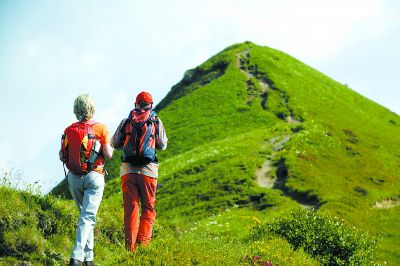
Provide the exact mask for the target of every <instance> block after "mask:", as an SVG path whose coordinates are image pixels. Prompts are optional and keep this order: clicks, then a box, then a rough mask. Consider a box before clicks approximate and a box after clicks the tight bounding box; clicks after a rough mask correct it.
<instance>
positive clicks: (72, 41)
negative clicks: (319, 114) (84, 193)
mask: <svg viewBox="0 0 400 266" xmlns="http://www.w3.org/2000/svg"><path fill="white" fill-rule="evenodd" d="M399 14H400V4H399V2H398V1H395V0H392V1H385V0H381V1H377V0H376V1H374V0H364V1H359V0H353V1H351V0H347V1H343V0H336V1H330V0H328V1H317V0H304V1H294V0H284V1H278V0H276V1H268V0H263V1H261V0H236V1H231V0H229V1H228V0H220V1H215V0H213V1H211V0H203V1H190V0H186V1H184V0H179V1H178V0H170V1H161V0H160V1H144V0H143V1H134V0H132V1H77V0H76V1H75V0H71V1H50V0H48V1H45V0H38V1H28V0H26V1H22V0H20V1H14V0H0V89H1V107H0V108H1V112H0V119H1V121H2V127H1V131H0V151H1V155H0V167H1V169H2V171H3V172H9V171H10V169H11V171H12V172H13V173H14V175H15V173H19V174H20V175H21V176H22V180H21V181H19V182H20V183H26V182H29V183H33V182H35V181H39V184H40V186H41V187H42V190H43V191H44V192H47V191H48V190H49V189H50V188H51V187H53V186H54V185H56V184H57V183H58V182H59V181H61V180H62V178H63V175H64V173H63V170H62V166H61V163H60V162H59V161H58V158H57V153H58V149H59V144H60V143H59V142H60V136H61V133H62V131H63V130H64V128H65V127H66V126H67V125H68V124H70V123H72V122H73V121H74V120H75V117H74V115H73V113H72V105H73V100H74V99H75V97H76V96H77V95H78V94H80V93H90V94H91V95H92V97H93V98H94V99H95V101H96V103H97V112H96V114H95V117H94V118H95V119H97V120H99V121H102V122H105V123H106V124H108V126H109V128H110V131H111V132H114V130H115V128H116V126H117V124H118V123H119V121H120V120H121V119H122V118H123V117H125V116H126V115H127V113H128V112H129V110H130V108H132V105H133V100H134V98H135V95H136V94H137V93H138V92H139V91H141V90H149V91H150V92H152V94H153V95H154V98H155V100H156V102H158V101H160V100H161V99H162V98H163V97H164V96H165V95H166V94H167V93H168V91H169V90H170V88H171V87H172V86H173V85H174V84H175V83H177V82H178V81H179V80H180V79H181V78H182V76H183V73H184V72H185V71H186V70H187V69H190V68H193V67H196V66H197V65H199V64H201V63H202V62H204V61H205V60H207V59H208V58H209V57H211V56H212V55H214V54H216V53H218V52H219V51H221V50H222V49H224V48H225V47H227V46H229V45H232V44H234V43H239V42H244V41H246V40H249V41H252V42H254V43H256V44H259V45H266V46H270V47H272V48H276V49H279V50H282V51H284V52H286V53H288V54H290V55H292V56H294V57H296V58H298V59H299V60H301V61H303V62H305V63H306V64H308V65H310V66H312V67H314V68H316V69H318V70H319V71H321V72H323V73H325V74H327V75H328V76H330V77H332V78H334V79H336V80H337V81H339V82H341V83H345V84H348V85H349V87H350V88H352V89H353V90H355V91H357V92H359V93H360V94H362V95H364V96H366V97H368V98H370V99H372V100H374V101H376V102H378V103H379V104H381V105H383V106H385V107H387V108H389V109H390V110H392V111H394V112H396V113H397V114H400V105H399V101H398V99H399V96H400V81H399V74H400V66H399V64H400V63H399V62H400V52H399V51H400V16H399ZM171 141H173V140H171ZM19 174H18V175H19Z"/></svg>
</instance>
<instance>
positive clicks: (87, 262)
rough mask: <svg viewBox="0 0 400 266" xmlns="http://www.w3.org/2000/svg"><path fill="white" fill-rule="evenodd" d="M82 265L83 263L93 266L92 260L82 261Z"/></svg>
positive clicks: (86, 265)
mask: <svg viewBox="0 0 400 266" xmlns="http://www.w3.org/2000/svg"><path fill="white" fill-rule="evenodd" d="M83 265H85V266H94V262H93V261H84V262H83Z"/></svg>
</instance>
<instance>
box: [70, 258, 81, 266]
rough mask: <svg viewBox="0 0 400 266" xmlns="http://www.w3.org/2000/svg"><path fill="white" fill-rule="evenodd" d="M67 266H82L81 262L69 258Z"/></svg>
mask: <svg viewBox="0 0 400 266" xmlns="http://www.w3.org/2000/svg"><path fill="white" fill-rule="evenodd" d="M69 266H82V261H80V260H77V259H74V258H71V259H70V260H69Z"/></svg>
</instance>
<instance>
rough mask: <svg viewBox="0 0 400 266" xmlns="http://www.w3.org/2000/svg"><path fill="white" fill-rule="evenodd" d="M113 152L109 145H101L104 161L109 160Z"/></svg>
mask: <svg viewBox="0 0 400 266" xmlns="http://www.w3.org/2000/svg"><path fill="white" fill-rule="evenodd" d="M113 151H114V149H113V147H112V146H111V144H110V143H106V144H104V145H102V153H103V157H104V159H106V160H108V159H111V157H112V155H113Z"/></svg>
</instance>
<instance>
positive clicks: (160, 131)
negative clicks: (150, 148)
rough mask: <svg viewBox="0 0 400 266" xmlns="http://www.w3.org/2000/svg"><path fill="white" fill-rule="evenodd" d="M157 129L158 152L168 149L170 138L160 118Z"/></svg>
mask: <svg viewBox="0 0 400 266" xmlns="http://www.w3.org/2000/svg"><path fill="white" fill-rule="evenodd" d="M157 119H158V123H157V129H156V148H157V149H158V150H165V149H167V144H168V138H167V134H166V133H165V128H164V124H163V123H162V122H161V119H160V118H158V117H157Z"/></svg>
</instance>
